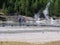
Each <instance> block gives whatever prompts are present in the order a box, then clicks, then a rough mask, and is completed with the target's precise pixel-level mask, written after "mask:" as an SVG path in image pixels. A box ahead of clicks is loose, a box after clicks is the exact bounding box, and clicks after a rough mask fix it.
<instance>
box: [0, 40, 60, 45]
mask: <svg viewBox="0 0 60 45" xmlns="http://www.w3.org/2000/svg"><path fill="white" fill-rule="evenodd" d="M0 45H60V41H56V42H50V43H45V44H34V43H32V44H31V43H25V42H0Z"/></svg>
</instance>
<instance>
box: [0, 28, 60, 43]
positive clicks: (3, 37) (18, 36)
mask: <svg viewBox="0 0 60 45" xmlns="http://www.w3.org/2000/svg"><path fill="white" fill-rule="evenodd" d="M10 28H11V27H10ZM0 30H2V28H1V29H0ZM12 30H13V29H12ZM59 40H60V32H44V33H43V32H30V33H14V34H11V33H0V41H18V42H19V41H20V42H30V43H33V42H36V43H45V42H51V41H59Z"/></svg>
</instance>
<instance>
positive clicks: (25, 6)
mask: <svg viewBox="0 0 60 45" xmlns="http://www.w3.org/2000/svg"><path fill="white" fill-rule="evenodd" d="M49 1H50V0H0V9H2V12H3V13H5V14H14V13H17V14H20V15H25V16H33V15H34V14H35V13H37V12H39V11H41V12H42V11H43V10H44V9H45V7H46V4H47V3H48V2H49ZM59 1H60V0H52V2H51V5H50V7H49V15H50V16H60V10H59V9H60V6H59V4H60V2H59Z"/></svg>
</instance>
